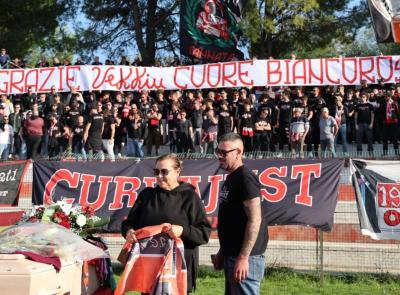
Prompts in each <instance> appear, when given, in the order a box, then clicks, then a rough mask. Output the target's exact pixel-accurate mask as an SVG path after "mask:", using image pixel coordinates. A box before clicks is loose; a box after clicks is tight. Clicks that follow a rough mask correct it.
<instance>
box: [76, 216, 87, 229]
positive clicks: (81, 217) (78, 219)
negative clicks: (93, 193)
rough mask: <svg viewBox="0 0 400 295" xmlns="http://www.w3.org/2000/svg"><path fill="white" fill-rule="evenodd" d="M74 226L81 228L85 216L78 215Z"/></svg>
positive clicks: (84, 222) (84, 221)
mask: <svg viewBox="0 0 400 295" xmlns="http://www.w3.org/2000/svg"><path fill="white" fill-rule="evenodd" d="M76 224H77V225H78V226H79V227H83V226H84V225H85V224H86V216H85V215H83V214H79V215H78V217H77V218H76Z"/></svg>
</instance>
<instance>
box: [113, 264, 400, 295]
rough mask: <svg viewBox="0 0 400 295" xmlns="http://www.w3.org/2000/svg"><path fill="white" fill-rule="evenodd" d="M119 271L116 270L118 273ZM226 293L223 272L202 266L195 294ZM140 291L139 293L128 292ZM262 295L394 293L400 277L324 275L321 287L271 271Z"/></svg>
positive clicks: (311, 279) (309, 278)
mask: <svg viewBox="0 0 400 295" xmlns="http://www.w3.org/2000/svg"><path fill="white" fill-rule="evenodd" d="M119 272H120V271H119V270H116V274H118V273H119ZM118 278H119V276H118V275H117V279H118ZM223 293H224V277H223V273H222V272H215V271H213V270H211V269H209V268H201V270H200V274H199V278H198V280H197V290H196V292H194V293H193V294H194V295H213V294H223ZM128 294H138V293H134V292H132V293H128ZM260 294H262V295H264V294H265V295H314V294H318V295H320V294H321V295H334V294H340V295H386V294H387V295H394V294H400V277H398V276H392V275H362V274H357V275H350V274H341V275H340V274H335V275H329V274H325V275H324V283H323V286H322V287H321V285H320V280H319V276H317V275H316V274H313V273H306V274H304V273H299V272H294V271H292V270H289V269H281V268H280V269H272V270H268V272H267V274H266V276H265V279H264V280H263V282H262V286H261V292H260Z"/></svg>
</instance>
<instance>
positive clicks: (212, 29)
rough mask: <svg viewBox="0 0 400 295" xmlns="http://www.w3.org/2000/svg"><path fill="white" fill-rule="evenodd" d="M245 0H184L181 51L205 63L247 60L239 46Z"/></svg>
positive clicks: (181, 21)
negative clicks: (240, 23) (240, 22)
mask: <svg viewBox="0 0 400 295" xmlns="http://www.w3.org/2000/svg"><path fill="white" fill-rule="evenodd" d="M244 4H245V1H241V0H230V1H221V0H182V2H181V19H180V48H181V54H182V55H185V56H187V57H190V58H196V59H199V60H201V61H202V62H203V63H208V62H211V63H215V62H226V61H234V60H243V53H242V52H241V51H240V50H238V49H237V42H238V40H239V34H240V27H239V21H240V19H241V13H242V10H243V7H244Z"/></svg>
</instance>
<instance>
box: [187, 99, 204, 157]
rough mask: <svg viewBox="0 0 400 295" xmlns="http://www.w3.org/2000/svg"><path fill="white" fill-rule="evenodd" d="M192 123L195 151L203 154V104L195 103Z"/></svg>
mask: <svg viewBox="0 0 400 295" xmlns="http://www.w3.org/2000/svg"><path fill="white" fill-rule="evenodd" d="M190 121H191V122H192V127H193V149H194V152H197V153H203V146H202V144H201V129H202V126H203V110H202V109H201V102H199V101H197V100H196V101H195V103H194V106H193V110H192V111H191V113H190Z"/></svg>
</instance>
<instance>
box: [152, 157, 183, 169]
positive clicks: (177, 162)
mask: <svg viewBox="0 0 400 295" xmlns="http://www.w3.org/2000/svg"><path fill="white" fill-rule="evenodd" d="M164 160H172V162H173V163H174V169H175V170H178V169H180V170H182V168H183V166H182V161H181V160H179V158H178V156H177V155H176V154H165V155H162V156H159V157H158V158H157V159H156V164H157V163H158V162H161V161H164Z"/></svg>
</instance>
